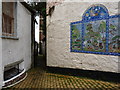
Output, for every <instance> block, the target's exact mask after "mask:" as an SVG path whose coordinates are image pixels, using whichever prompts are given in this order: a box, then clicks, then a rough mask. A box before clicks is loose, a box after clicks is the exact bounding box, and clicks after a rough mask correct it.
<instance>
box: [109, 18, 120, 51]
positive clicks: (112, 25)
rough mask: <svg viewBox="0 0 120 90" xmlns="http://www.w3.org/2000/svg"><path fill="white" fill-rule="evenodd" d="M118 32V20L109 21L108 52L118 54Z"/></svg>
mask: <svg viewBox="0 0 120 90" xmlns="http://www.w3.org/2000/svg"><path fill="white" fill-rule="evenodd" d="M118 30H119V28H118V18H111V19H109V52H119V53H120V35H119V34H120V31H118Z"/></svg>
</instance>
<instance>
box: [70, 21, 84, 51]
mask: <svg viewBox="0 0 120 90" xmlns="http://www.w3.org/2000/svg"><path fill="white" fill-rule="evenodd" d="M71 29H72V32H71V33H72V50H81V43H82V40H81V30H82V24H81V23H78V24H74V25H72V26H71Z"/></svg>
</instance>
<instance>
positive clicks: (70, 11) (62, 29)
mask: <svg viewBox="0 0 120 90" xmlns="http://www.w3.org/2000/svg"><path fill="white" fill-rule="evenodd" d="M84 1H85V0H84ZM98 1H100V0H98ZM92 4H103V5H105V6H106V7H107V8H108V10H109V14H110V15H115V14H118V2H103V3H102V2H71V3H70V2H63V3H62V4H58V5H56V6H55V10H54V12H53V14H52V17H49V16H48V17H47V66H53V67H64V68H76V69H84V70H98V71H107V72H116V73H118V59H120V57H118V56H111V55H96V54H86V53H75V52H70V22H75V21H80V20H82V15H83V13H84V12H85V10H86V9H87V8H88V7H89V6H91V5H92Z"/></svg>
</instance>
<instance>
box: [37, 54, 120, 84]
mask: <svg viewBox="0 0 120 90" xmlns="http://www.w3.org/2000/svg"><path fill="white" fill-rule="evenodd" d="M35 58H36V59H35V60H36V61H35V67H39V68H41V69H42V70H45V71H46V72H48V73H56V74H62V75H69V76H77V77H84V78H90V79H94V80H102V81H108V82H114V83H120V74H119V73H111V72H101V71H91V70H81V69H69V68H59V67H47V66H46V59H45V56H44V55H38V56H36V57H35Z"/></svg>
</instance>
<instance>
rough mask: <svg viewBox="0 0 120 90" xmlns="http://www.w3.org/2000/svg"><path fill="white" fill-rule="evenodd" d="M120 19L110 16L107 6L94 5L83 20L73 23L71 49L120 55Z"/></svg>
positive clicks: (119, 16) (117, 16)
mask: <svg viewBox="0 0 120 90" xmlns="http://www.w3.org/2000/svg"><path fill="white" fill-rule="evenodd" d="M119 19H120V15H112V16H109V13H108V10H107V8H106V7H105V6H103V5H101V4H98V5H92V6H91V7H90V8H88V9H87V10H86V11H85V13H84V14H83V17H82V21H77V22H72V23H71V51H73V52H82V53H93V54H104V55H117V56H120V30H119V29H120V24H119Z"/></svg>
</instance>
